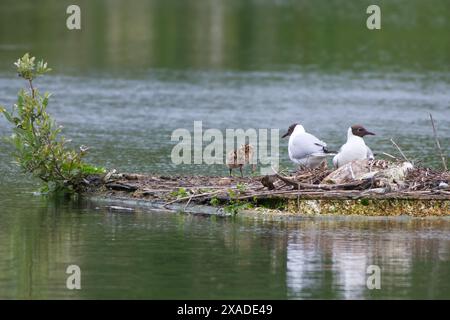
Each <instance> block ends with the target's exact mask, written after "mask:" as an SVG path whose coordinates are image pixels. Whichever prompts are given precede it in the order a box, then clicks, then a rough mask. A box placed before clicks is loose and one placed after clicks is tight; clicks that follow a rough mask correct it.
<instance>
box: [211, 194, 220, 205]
mask: <svg viewBox="0 0 450 320" xmlns="http://www.w3.org/2000/svg"><path fill="white" fill-rule="evenodd" d="M209 203H210V204H211V205H212V206H213V207H217V206H218V205H219V204H220V201H219V199H217V197H216V196H214V197H212V198H211V200H210V201H209Z"/></svg>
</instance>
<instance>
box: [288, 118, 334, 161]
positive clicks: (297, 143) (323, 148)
mask: <svg viewBox="0 0 450 320" xmlns="http://www.w3.org/2000/svg"><path fill="white" fill-rule="evenodd" d="M287 136H289V144H288V152H289V158H290V159H291V161H292V162H294V163H297V164H299V165H300V166H301V167H303V168H310V169H313V168H317V167H319V166H320V165H323V164H326V157H327V156H330V155H334V154H333V153H331V152H329V151H328V149H327V144H326V143H325V142H323V141H321V140H319V139H317V138H316V137H315V136H313V135H312V134H310V133H308V132H306V131H305V128H303V126H302V125H300V124H298V123H294V124H292V125H291V126H290V127H289V129H288V131H287V132H286V133H285V134H284V135H283V136H282V138H284V137H287Z"/></svg>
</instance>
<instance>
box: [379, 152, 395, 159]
mask: <svg viewBox="0 0 450 320" xmlns="http://www.w3.org/2000/svg"><path fill="white" fill-rule="evenodd" d="M383 154H384V155H385V156H388V157H389V158H392V159H394V160H399V159H398V158H397V157H396V156H393V155H392V154H389V153H387V152H383Z"/></svg>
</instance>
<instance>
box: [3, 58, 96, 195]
mask: <svg viewBox="0 0 450 320" xmlns="http://www.w3.org/2000/svg"><path fill="white" fill-rule="evenodd" d="M14 65H15V66H16V67H17V72H18V74H19V76H20V77H22V78H24V79H25V80H27V81H28V85H29V90H25V89H21V90H20V91H19V92H18V96H17V103H15V104H14V106H13V108H12V111H11V112H8V111H7V110H6V109H5V108H3V107H0V113H2V114H3V115H4V116H5V118H6V120H8V121H9V122H10V123H11V124H12V125H13V134H12V135H11V137H10V138H9V141H10V142H11V143H12V145H13V146H14V149H15V152H14V156H15V158H16V162H17V164H18V165H19V166H20V167H21V168H22V170H23V171H25V172H27V173H31V174H32V175H33V176H35V177H38V178H39V179H41V180H42V181H43V183H44V188H43V189H44V191H78V190H80V189H81V188H82V186H83V185H84V184H85V183H86V177H87V176H88V175H92V174H100V173H104V172H105V169H104V168H98V167H95V166H91V165H89V164H86V163H85V162H84V161H83V157H84V156H85V155H86V152H87V150H88V148H86V147H84V146H81V147H80V148H79V150H73V149H70V148H68V147H67V144H68V142H69V141H68V140H66V139H65V137H64V136H62V135H61V134H60V133H61V130H62V127H61V126H57V125H56V123H55V121H54V120H53V119H52V117H51V116H50V115H49V114H48V113H47V106H48V103H49V99H50V96H51V95H50V94H49V93H47V92H46V93H44V94H41V93H40V92H39V91H38V90H37V89H36V88H34V86H33V80H34V79H36V78H37V77H38V76H41V75H43V74H46V73H48V72H50V71H51V69H50V68H49V67H48V66H47V63H46V62H44V61H43V60H41V61H38V62H37V63H35V57H32V56H30V55H29V54H28V53H26V54H25V55H24V56H23V57H22V58H20V59H18V60H17V62H15V63H14Z"/></svg>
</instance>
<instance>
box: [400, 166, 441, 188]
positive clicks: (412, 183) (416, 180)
mask: <svg viewBox="0 0 450 320" xmlns="http://www.w3.org/2000/svg"><path fill="white" fill-rule="evenodd" d="M405 183H406V184H407V186H408V189H409V190H434V189H437V188H439V185H442V183H446V184H450V172H449V171H437V170H434V169H431V168H420V167H418V168H414V169H412V170H410V171H408V173H407V175H406V178H405Z"/></svg>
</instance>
